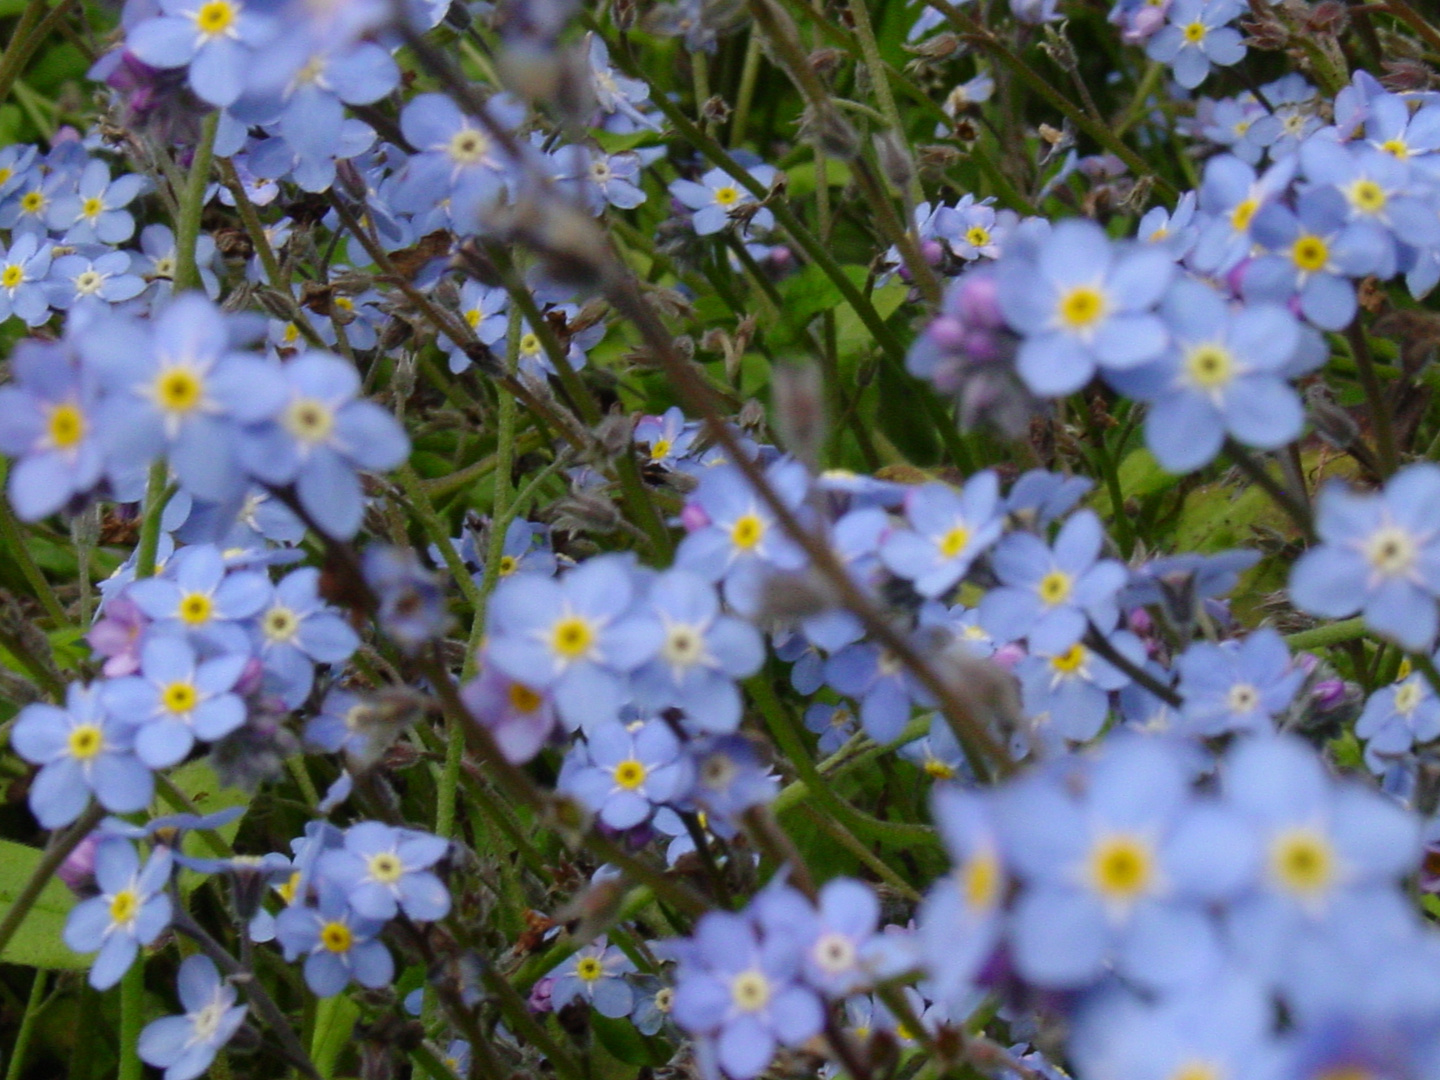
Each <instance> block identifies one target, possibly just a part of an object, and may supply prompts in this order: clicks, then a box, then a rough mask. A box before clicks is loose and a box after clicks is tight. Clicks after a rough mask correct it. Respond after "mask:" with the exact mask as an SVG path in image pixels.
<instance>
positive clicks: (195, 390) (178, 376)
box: [155, 367, 205, 413]
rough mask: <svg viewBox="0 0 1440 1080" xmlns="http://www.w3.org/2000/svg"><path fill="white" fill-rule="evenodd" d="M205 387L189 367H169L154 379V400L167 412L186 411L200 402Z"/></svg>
mask: <svg viewBox="0 0 1440 1080" xmlns="http://www.w3.org/2000/svg"><path fill="white" fill-rule="evenodd" d="M204 391H205V387H204V384H203V383H201V381H200V377H199V376H198V375H196V374H195V372H193V371H191V370H190V369H189V368H180V367H176V368H169V369H168V370H166V371H162V372H161V373H160V375H159V376H158V377H157V378H156V379H155V400H156V402H157V403H158V404H159V406H160V408H162V409H164V410H166V411H167V412H175V413H187V412H190V411H191V410H192V409H195V408H197V407H198V406H199V404H200V399H201V398H202V397H203V396H204Z"/></svg>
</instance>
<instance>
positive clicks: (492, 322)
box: [438, 280, 510, 374]
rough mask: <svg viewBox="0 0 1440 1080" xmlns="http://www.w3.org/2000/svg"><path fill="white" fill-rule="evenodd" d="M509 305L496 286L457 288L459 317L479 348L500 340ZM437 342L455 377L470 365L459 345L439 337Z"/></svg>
mask: <svg viewBox="0 0 1440 1080" xmlns="http://www.w3.org/2000/svg"><path fill="white" fill-rule="evenodd" d="M509 306H510V294H509V293H507V292H506V291H505V290H504V289H502V288H500V287H499V286H495V287H493V288H492V287H491V286H488V285H484V284H482V283H481V282H478V281H473V280H472V281H467V282H465V284H463V285H461V286H460V305H459V307H460V317H461V318H462V319H464V320H465V324H466V325H467V326H469V327H470V329H471V330H473V331H474V332H475V337H476V338H477V339H478V340H479V342H480V344H481V345H487V346H491V345H494V344H495V343H496V342H498V341H501V340H503V339H504V337H505V333H506V328H507V326H508V324H509V319H508V317H507V315H506V309H507V308H508V307H509ZM438 343H439V345H440V347H441V348H442V349H444V350H445V352H446V353H448V354H449V356H450V370H451V371H453V372H455V373H456V374H459V373H460V372H462V371H464V370H465V369H466V368H468V367H469V366H470V356H469V354H467V353H466V352H465V350H464V349H463V348H462V347H461V346H460V343H459V342H457V341H453V340H451V339H450V338H449V337H448V336H447V335H445V334H441V335H439V338H438Z"/></svg>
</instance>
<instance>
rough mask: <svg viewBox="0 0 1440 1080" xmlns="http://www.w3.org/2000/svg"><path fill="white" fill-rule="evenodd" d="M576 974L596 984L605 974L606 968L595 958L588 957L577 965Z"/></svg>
mask: <svg viewBox="0 0 1440 1080" xmlns="http://www.w3.org/2000/svg"><path fill="white" fill-rule="evenodd" d="M575 974H576V975H578V976H580V978H582V979H584V980H585V981H586V982H594V981H595V980H596V979H598V978H600V976H601V975H604V974H605V966H604V965H603V964H601V963H600V961H599V960H597V959H595V957H593V956H587V957H585V958H584V959H583V960H581V961H579V962H578V963H577V964H576V965H575Z"/></svg>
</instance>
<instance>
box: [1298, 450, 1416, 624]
mask: <svg viewBox="0 0 1440 1080" xmlns="http://www.w3.org/2000/svg"><path fill="white" fill-rule="evenodd" d="M1315 530H1316V533H1317V534H1318V535H1319V537H1320V541H1321V542H1320V544H1318V545H1317V546H1315V547H1313V548H1311V549H1310V550H1309V551H1307V552H1305V554H1303V555H1302V556H1300V559H1299V561H1298V562H1296V564H1295V566H1294V568H1293V569H1292V570H1291V571H1290V599H1291V601H1292V602H1293V603H1294V604H1295V606H1296V607H1298V608H1299V609H1300V610H1301V611H1307V612H1309V613H1311V614H1313V615H1323V616H1325V617H1327V618H1335V619H1341V618H1345V617H1346V616H1349V615H1354V614H1355V613H1356V612H1357V611H1358V612H1361V613H1362V614H1363V615H1364V617H1365V622H1366V625H1368V626H1369V627H1370V628H1371V629H1372V630H1374V631H1376V632H1377V633H1380V634H1384V635H1385V636H1386V637H1389V638H1391V639H1393V640H1395V641H1397V642H1399V643H1400V644H1401V645H1403V646H1404V647H1405V648H1406V649H1408V650H1411V651H1418V650H1422V649H1428V648H1430V646H1431V645H1432V644H1433V643H1434V641H1435V632H1436V626H1437V622H1440V614H1437V610H1436V597H1437V596H1440V466H1436V465H1431V464H1418V465H1409V466H1406V467H1405V468H1404V469H1401V470H1400V471H1399V472H1398V473H1396V474H1395V475H1394V476H1393V477H1391V478H1390V481H1389V482H1388V483H1387V484H1386V485H1385V488H1384V490H1383V491H1380V492H1374V493H1366V494H1360V493H1356V492H1351V491H1348V490H1346V489H1345V487H1344V486H1343V485H1340V484H1337V483H1331V484H1329V485H1327V486H1326V487H1324V488H1322V489H1321V491H1320V497H1319V499H1318V500H1317V503H1316V515H1315Z"/></svg>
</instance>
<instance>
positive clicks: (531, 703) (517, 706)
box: [508, 682, 545, 713]
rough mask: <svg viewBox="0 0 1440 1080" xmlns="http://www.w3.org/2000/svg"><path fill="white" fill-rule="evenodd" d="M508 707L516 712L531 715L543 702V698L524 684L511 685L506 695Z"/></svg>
mask: <svg viewBox="0 0 1440 1080" xmlns="http://www.w3.org/2000/svg"><path fill="white" fill-rule="evenodd" d="M508 696H509V698H510V705H511V707H512V708H513V709H514V710H515V711H516V712H522V713H533V712H534V711H535V710H536V709H538V708H539V707H540V705H541V704H542V703H543V702H544V700H545V699H544V698H543V697H541V696H540V695H539V694H537V693H536V692H535V691H534V690H531V689H530V687H528V686H526V685H525V684H524V683H518V682H517V683H511V684H510V691H509V694H508Z"/></svg>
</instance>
